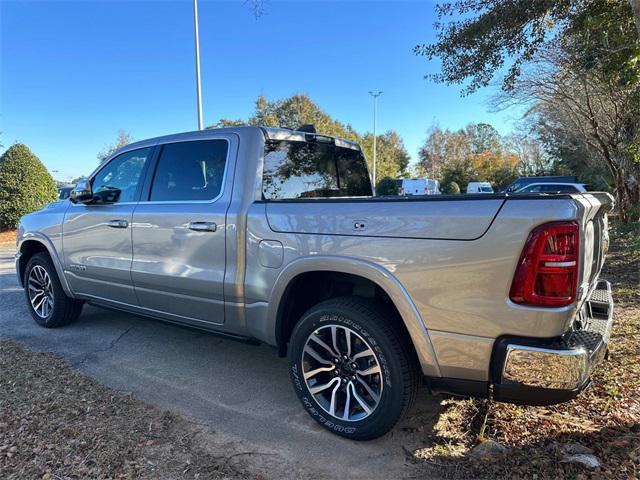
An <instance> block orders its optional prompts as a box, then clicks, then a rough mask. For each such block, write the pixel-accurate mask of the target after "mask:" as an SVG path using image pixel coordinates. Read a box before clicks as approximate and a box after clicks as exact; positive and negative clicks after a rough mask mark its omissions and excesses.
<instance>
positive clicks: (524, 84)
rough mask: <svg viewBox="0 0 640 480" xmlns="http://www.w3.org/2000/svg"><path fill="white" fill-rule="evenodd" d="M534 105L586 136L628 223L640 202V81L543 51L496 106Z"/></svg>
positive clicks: (563, 127)
mask: <svg viewBox="0 0 640 480" xmlns="http://www.w3.org/2000/svg"><path fill="white" fill-rule="evenodd" d="M512 104H520V105H523V104H524V105H528V106H529V107H530V108H529V110H528V112H527V114H526V115H527V116H538V117H542V118H544V119H545V121H546V122H547V123H551V124H553V125H554V128H556V129H558V130H560V131H565V132H566V133H567V135H568V136H570V137H573V138H579V139H581V140H582V141H583V142H584V143H585V144H586V145H587V147H588V148H589V150H590V151H592V152H594V153H595V154H596V155H597V156H598V157H599V158H600V160H601V161H603V162H605V163H606V165H607V167H608V168H609V170H610V172H611V176H612V178H613V181H614V183H615V195H616V201H617V205H618V208H619V210H620V214H621V217H622V219H623V221H628V220H629V219H630V218H629V216H630V215H631V211H632V208H633V207H634V206H637V205H638V203H639V201H640V185H639V184H638V179H639V178H640V165H639V164H638V162H637V161H636V159H635V155H636V153H634V145H635V146H637V144H638V141H639V140H640V115H639V113H640V106H639V105H638V90H637V86H635V85H625V84H623V83H621V82H618V81H616V79H615V78H614V77H612V76H611V75H603V74H602V73H601V72H600V71H599V70H596V69H582V68H580V64H579V62H575V61H574V59H572V58H570V57H569V54H567V53H566V52H564V51H562V50H560V49H553V48H551V49H547V50H545V51H544V52H542V53H540V54H539V55H538V57H537V58H536V60H535V62H533V63H532V66H531V68H530V69H529V70H528V72H527V73H525V74H523V75H522V76H521V77H520V78H519V79H518V81H517V82H516V83H515V85H514V89H513V90H512V91H511V92H507V93H503V94H502V95H501V96H500V97H499V98H498V99H496V105H497V106H498V107H499V108H501V107H507V106H510V105H512Z"/></svg>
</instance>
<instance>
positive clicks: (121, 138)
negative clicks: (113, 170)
mask: <svg viewBox="0 0 640 480" xmlns="http://www.w3.org/2000/svg"><path fill="white" fill-rule="evenodd" d="M133 141H134V138H133V136H131V134H130V133H129V132H127V131H125V130H119V131H118V139H117V140H116V143H115V144H113V145H108V146H106V147H105V149H104V150H102V151H101V152H99V153H98V160H100V163H102V162H104V161H105V160H106V159H107V158H109V157H110V156H111V154H112V153H113V152H115V151H116V150H118V149H119V148H122V147H124V146H125V145H128V144H130V143H131V142H133Z"/></svg>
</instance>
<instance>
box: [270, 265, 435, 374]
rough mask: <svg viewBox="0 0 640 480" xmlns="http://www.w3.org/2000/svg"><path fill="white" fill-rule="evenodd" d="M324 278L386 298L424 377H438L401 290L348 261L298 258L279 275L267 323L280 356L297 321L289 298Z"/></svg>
mask: <svg viewBox="0 0 640 480" xmlns="http://www.w3.org/2000/svg"><path fill="white" fill-rule="evenodd" d="M327 276H328V277H329V278H331V279H343V280H350V281H354V282H356V283H357V284H358V288H359V289H365V290H366V288H367V285H373V286H375V287H376V288H378V289H379V290H380V292H382V293H383V295H384V296H386V297H387V298H388V300H389V304H390V306H391V307H393V308H394V309H395V311H396V312H397V314H398V316H399V318H400V320H401V321H402V324H403V325H404V327H405V329H406V331H407V333H408V335H409V337H410V339H411V343H412V344H413V347H414V349H415V351H416V354H417V357H418V360H419V362H420V366H421V367H422V370H423V372H424V374H425V375H433V376H436V377H439V376H441V374H440V368H439V366H438V363H437V359H436V355H435V351H434V348H433V345H432V344H431V339H430V337H429V333H428V331H427V329H426V326H425V324H424V322H423V320H422V318H421V316H420V314H419V312H418V310H417V308H416V306H415V305H414V303H413V301H412V300H411V297H410V296H409V294H408V292H407V291H406V290H405V288H404V286H403V285H402V284H401V283H400V281H399V280H398V279H397V278H396V277H395V276H394V275H392V274H391V272H389V271H388V270H386V269H385V268H383V267H381V266H380V265H377V264H375V263H372V262H368V261H365V260H360V259H355V258H348V257H331V256H309V257H301V258H298V259H296V260H294V261H293V262H291V263H289V264H288V265H287V266H286V267H285V268H284V269H283V270H282V272H280V275H279V276H278V278H277V280H276V282H275V283H274V287H273V289H272V291H271V298H270V301H269V308H268V314H267V316H268V319H269V323H270V324H271V325H272V326H273V328H272V330H271V331H272V332H273V333H274V342H273V343H274V344H275V345H277V347H278V349H279V351H280V354H282V355H283V354H285V353H286V349H287V344H288V341H289V337H290V335H291V331H292V330H293V327H294V326H295V324H296V323H297V321H298V320H299V317H298V318H293V319H292V316H291V311H290V309H291V308H292V305H294V304H295V302H294V298H293V297H294V296H295V293H296V292H299V291H300V290H299V288H300V284H301V282H302V284H304V283H305V280H309V279H311V278H313V279H315V280H316V282H315V283H313V282H312V283H311V285H309V286H310V287H312V286H314V285H315V284H317V279H322V280H325V279H326V277H327ZM306 290H309V288H308V287H307V289H306ZM311 291H313V290H311ZM336 296H337V295H336ZM329 298H331V297H329ZM303 305H304V304H303ZM305 310H306V308H305Z"/></svg>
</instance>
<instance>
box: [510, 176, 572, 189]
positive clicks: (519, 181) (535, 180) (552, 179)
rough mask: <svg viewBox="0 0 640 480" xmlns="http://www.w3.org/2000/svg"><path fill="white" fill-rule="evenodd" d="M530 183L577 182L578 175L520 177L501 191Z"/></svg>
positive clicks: (519, 187) (522, 186) (518, 187)
mask: <svg viewBox="0 0 640 480" xmlns="http://www.w3.org/2000/svg"><path fill="white" fill-rule="evenodd" d="M532 183H578V177H575V176H573V175H566V176H543V177H520V178H518V179H517V180H514V181H513V182H511V183H510V184H509V186H507V188H505V189H504V190H501V193H511V192H516V191H518V190H521V189H522V188H524V187H526V186H527V185H530V184H532Z"/></svg>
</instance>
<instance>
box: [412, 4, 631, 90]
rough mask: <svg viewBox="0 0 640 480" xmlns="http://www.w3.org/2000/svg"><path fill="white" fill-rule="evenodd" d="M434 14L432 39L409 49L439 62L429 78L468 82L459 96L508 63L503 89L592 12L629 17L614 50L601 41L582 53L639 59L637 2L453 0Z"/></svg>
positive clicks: (600, 58)
mask: <svg viewBox="0 0 640 480" xmlns="http://www.w3.org/2000/svg"><path fill="white" fill-rule="evenodd" d="M436 12H437V16H438V21H437V22H436V24H435V27H436V31H437V34H436V42H435V43H432V44H423V45H417V46H416V47H415V48H414V52H415V53H416V54H417V55H424V56H426V57H427V58H429V59H433V58H436V57H437V58H439V59H440V60H441V62H442V70H441V72H440V73H437V74H434V75H430V76H429V78H431V79H433V80H435V81H438V82H444V83H448V84H462V83H464V82H467V81H468V82H469V83H468V84H467V86H466V87H465V88H464V89H463V93H464V94H469V93H472V92H474V91H476V90H477V89H478V88H480V87H485V86H487V85H489V82H490V81H491V80H492V79H493V77H494V75H495V74H496V73H497V72H500V71H502V70H503V68H504V67H506V66H507V64H508V67H507V71H506V75H505V76H504V79H503V88H504V89H505V90H509V89H511V88H513V86H514V84H515V81H516V79H517V78H518V76H519V75H520V74H521V73H522V68H523V66H524V65H526V64H527V63H528V62H529V61H530V60H531V59H532V58H534V57H535V55H536V53H537V52H539V51H540V50H541V49H543V48H544V47H547V46H549V45H558V44H560V43H561V42H563V41H564V40H565V39H566V38H567V37H571V36H575V35H576V34H579V33H580V32H584V27H585V25H586V24H588V23H589V22H590V21H591V19H592V18H593V17H594V14H596V15H597V14H598V13H602V12H606V14H607V15H618V16H617V17H616V18H618V19H620V18H628V19H629V22H628V23H627V24H626V25H625V28H624V31H620V33H619V34H620V36H621V38H622V39H623V40H622V42H617V43H618V44H617V45H614V46H613V48H610V47H611V45H606V44H604V43H603V44H602V45H601V46H603V47H604V48H602V49H590V50H584V53H585V54H588V55H589V56H590V57H591V58H592V59H593V60H595V63H597V64H601V65H602V64H606V63H613V64H617V65H622V64H625V63H628V62H633V61H634V59H635V62H637V58H638V47H637V42H636V41H634V37H635V38H638V37H639V36H640V6H638V0H591V1H584V0H535V1H532V0H454V1H450V2H444V3H442V4H439V5H438V6H437V7H436ZM634 12H635V15H634ZM454 16H456V18H457V19H455V20H453V18H454ZM634 19H635V21H634ZM586 39H588V37H585V40H586ZM591 43H592V42H591Z"/></svg>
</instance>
